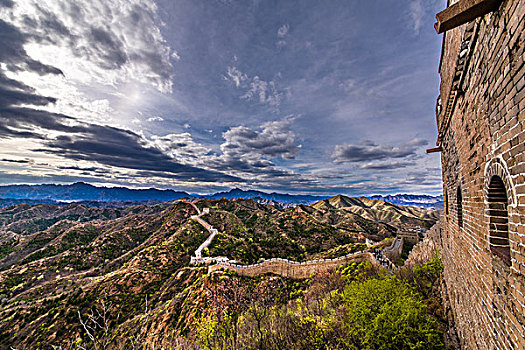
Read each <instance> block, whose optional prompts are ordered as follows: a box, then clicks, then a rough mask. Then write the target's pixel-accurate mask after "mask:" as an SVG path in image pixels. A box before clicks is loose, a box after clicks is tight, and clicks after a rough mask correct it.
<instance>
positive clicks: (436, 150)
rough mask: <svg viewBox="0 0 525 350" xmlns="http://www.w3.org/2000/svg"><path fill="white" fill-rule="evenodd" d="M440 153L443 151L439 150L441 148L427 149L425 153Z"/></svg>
mask: <svg viewBox="0 0 525 350" xmlns="http://www.w3.org/2000/svg"><path fill="white" fill-rule="evenodd" d="M441 151H443V148H441V146H439V147H435V148H429V149H427V153H436V152H441Z"/></svg>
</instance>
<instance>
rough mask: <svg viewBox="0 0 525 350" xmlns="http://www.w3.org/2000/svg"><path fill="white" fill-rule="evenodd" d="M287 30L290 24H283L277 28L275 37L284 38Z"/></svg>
mask: <svg viewBox="0 0 525 350" xmlns="http://www.w3.org/2000/svg"><path fill="white" fill-rule="evenodd" d="M289 30H290V26H289V25H288V24H283V25H282V26H280V27H279V29H278V30H277V37H279V38H284V37H285V36H286V35H287V34H288V31H289Z"/></svg>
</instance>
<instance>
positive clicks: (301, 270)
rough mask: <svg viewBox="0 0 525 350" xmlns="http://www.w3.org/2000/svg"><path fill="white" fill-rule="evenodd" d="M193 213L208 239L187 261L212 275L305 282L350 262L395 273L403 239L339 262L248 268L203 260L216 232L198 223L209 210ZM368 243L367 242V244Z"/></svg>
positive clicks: (280, 262)
mask: <svg viewBox="0 0 525 350" xmlns="http://www.w3.org/2000/svg"><path fill="white" fill-rule="evenodd" d="M190 204H191V205H192V206H193V207H194V208H195V209H196V210H197V213H198V214H197V215H193V216H192V217H191V219H193V220H195V221H197V222H198V223H199V224H201V225H202V226H203V227H204V228H205V229H206V230H207V231H208V232H209V233H210V235H209V236H208V238H207V239H206V241H205V242H204V243H202V244H201V245H200V246H199V248H197V250H196V251H195V254H194V256H192V257H191V260H190V264H191V265H208V272H213V271H216V270H219V269H228V270H232V271H235V272H236V273H237V274H239V275H241V276H250V277H253V276H258V275H262V274H265V273H273V274H275V275H279V276H283V277H288V278H297V279H301V278H308V277H309V276H310V275H311V274H312V273H319V272H325V271H328V270H330V269H333V268H335V267H336V266H338V265H342V264H345V263H348V262H351V261H355V262H362V261H368V262H371V263H372V264H373V265H376V266H383V267H385V268H387V269H388V270H393V269H395V268H396V267H395V265H394V264H393V263H392V261H391V259H392V258H397V257H399V256H400V255H401V251H402V249H403V238H396V239H395V240H394V241H393V242H392V244H391V245H390V246H389V247H387V248H385V249H384V250H381V249H376V248H373V247H374V245H370V248H371V249H370V250H369V251H361V252H355V253H352V254H347V255H344V256H341V257H339V258H334V259H319V260H309V261H303V262H297V261H292V260H288V259H282V258H272V259H269V260H264V261H262V262H260V263H257V264H252V265H241V264H238V263H237V262H236V261H233V260H230V259H228V258H227V257H224V256H219V257H203V256H202V250H203V249H205V248H206V247H208V246H209V245H210V244H211V242H212V241H213V239H214V238H215V236H216V235H217V233H218V232H217V230H216V229H215V228H213V226H212V225H210V224H209V223H207V222H206V221H205V220H204V219H202V215H204V214H208V213H209V208H205V209H203V211H202V212H201V211H200V210H199V209H198V208H197V206H195V205H194V204H193V203H190ZM369 242H370V241H368V240H367V244H369Z"/></svg>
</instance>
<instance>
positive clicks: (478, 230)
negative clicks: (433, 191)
mask: <svg viewBox="0 0 525 350" xmlns="http://www.w3.org/2000/svg"><path fill="white" fill-rule="evenodd" d="M477 23H478V27H477V28H478V29H477V30H478V32H477V34H478V36H477V39H476V43H475V45H474V46H473V47H474V51H473V52H472V54H471V59H470V62H468V65H467V71H465V72H463V74H464V76H466V77H468V78H467V80H466V81H465V86H467V88H466V90H465V94H464V95H463V96H462V97H461V98H460V99H458V101H457V104H456V108H455V110H454V111H452V114H451V119H450V123H449V127H448V129H446V130H444V129H443V128H442V125H440V124H438V128H439V129H440V130H439V132H440V135H442V136H441V137H440V139H439V142H440V144H441V146H442V148H443V151H442V154H441V163H442V168H443V172H442V174H443V186H444V191H446V193H447V194H448V203H449V205H448V212H449V214H448V215H446V216H445V217H444V218H443V219H442V220H441V225H442V229H441V231H440V232H441V233H440V234H439V237H438V238H436V239H435V244H437V245H438V246H439V247H440V251H441V256H442V259H443V263H444V266H445V268H444V272H443V276H444V280H445V284H446V286H447V287H446V293H447V298H445V300H449V303H450V307H451V309H452V314H453V315H454V318H455V324H456V328H457V331H458V334H459V336H460V340H461V343H462V345H463V347H464V348H466V349H480V350H481V349H498V350H499V349H525V317H524V311H525V310H524V308H525V277H524V274H525V64H524V57H525V53H524V52H525V51H524V50H525V45H524V42H525V34H524V33H525V2H524V1H521V0H507V1H504V2H502V4H501V6H500V8H499V9H498V11H497V13H491V14H487V15H485V16H484V18H483V20H480V21H478V22H477ZM465 28H466V25H463V26H461V27H458V28H455V29H453V30H450V31H448V32H447V34H446V37H445V40H444V42H443V45H444V47H443V53H444V54H443V57H442V62H441V69H440V76H441V85H440V94H441V99H442V101H443V102H444V103H446V101H447V99H448V96H449V92H450V90H451V85H452V77H453V76H454V75H455V74H456V62H457V57H458V53H459V47H460V46H461V43H462V41H463V40H464V37H463V35H464V32H465ZM486 169H487V170H486ZM492 176H498V177H500V178H502V180H503V183H504V186H505V187H506V188H505V191H504V192H505V193H506V194H507V196H508V197H509V196H510V197H509V199H508V203H514V205H513V206H508V215H509V225H508V226H507V230H508V237H509V243H510V246H511V250H510V257H511V265H510V266H508V265H506V263H505V262H504V260H502V259H501V258H500V257H499V255H496V254H494V253H493V252H492V250H491V249H490V244H489V238H490V234H491V231H489V227H490V226H489V223H490V220H491V218H490V215H491V212H490V211H489V210H487V209H488V208H487V207H486V206H487V203H488V201H487V198H486V196H487V195H488V194H487V193H488V191H487V188H488V186H489V183H490V180H491V178H492ZM458 187H459V188H461V193H462V197H463V200H462V217H463V227H461V228H460V227H459V226H458V210H457V209H458V206H457V198H456V193H457V190H458ZM514 196H515V197H514ZM493 222H494V221H493ZM492 227H496V226H494V225H493V226H492ZM500 229H501V227H500Z"/></svg>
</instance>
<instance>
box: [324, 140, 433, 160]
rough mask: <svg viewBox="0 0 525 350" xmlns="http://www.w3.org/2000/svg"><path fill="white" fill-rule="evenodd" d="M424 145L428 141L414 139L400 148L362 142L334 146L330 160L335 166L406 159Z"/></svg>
mask: <svg viewBox="0 0 525 350" xmlns="http://www.w3.org/2000/svg"><path fill="white" fill-rule="evenodd" d="M426 144H428V141H426V140H421V139H414V140H412V141H410V142H407V143H405V144H402V145H400V146H388V145H377V144H375V143H374V142H372V141H364V142H362V143H360V144H357V145H350V144H343V145H337V146H335V149H334V152H333V154H332V158H333V162H334V163H336V164H339V163H346V162H351V163H357V162H366V161H372V160H384V159H390V158H406V157H410V156H414V155H415V154H416V151H417V149H418V148H419V147H420V146H424V145H426Z"/></svg>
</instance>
